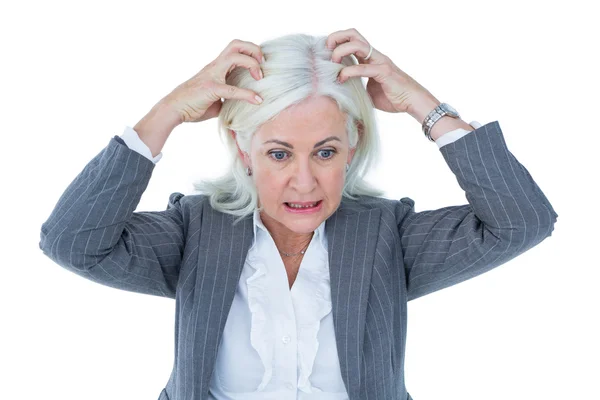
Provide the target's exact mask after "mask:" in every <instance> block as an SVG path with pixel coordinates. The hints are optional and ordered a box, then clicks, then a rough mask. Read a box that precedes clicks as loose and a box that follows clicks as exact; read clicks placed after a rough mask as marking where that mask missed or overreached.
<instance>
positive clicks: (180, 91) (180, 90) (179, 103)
mask: <svg viewBox="0 0 600 400" xmlns="http://www.w3.org/2000/svg"><path fill="white" fill-rule="evenodd" d="M261 62H263V54H262V51H261V49H260V46H258V45H256V44H254V43H251V42H246V41H242V40H238V39H234V40H232V41H231V42H230V43H229V44H228V45H227V47H225V50H223V51H222V52H221V54H219V56H218V57H217V58H216V59H215V60H214V61H212V62H211V63H210V64H208V65H207V66H205V67H204V68H202V70H201V71H200V72H198V73H197V74H196V75H194V76H193V77H191V78H190V79H188V80H187V81H186V82H184V83H182V84H181V85H179V86H177V87H176V88H175V89H174V90H173V91H172V92H171V93H169V94H168V95H167V96H165V98H164V99H163V101H164V102H165V103H167V104H168V105H169V106H170V107H171V108H173V110H175V111H176V112H177V113H179V115H180V117H181V122H200V121H205V120H207V119H211V118H214V117H216V116H218V115H219V112H220V111H221V106H222V102H221V98H224V99H238V100H247V101H249V102H250V103H252V104H260V101H258V100H257V99H256V98H255V96H257V93H256V92H254V91H252V90H248V89H242V88H239V87H237V86H232V85H227V84H225V79H226V78H227V75H229V73H231V71H233V70H234V69H235V68H236V67H238V66H240V67H245V68H248V69H249V70H250V74H251V75H252V77H254V79H256V80H258V79H261V78H262V70H261V69H260V63H261Z"/></svg>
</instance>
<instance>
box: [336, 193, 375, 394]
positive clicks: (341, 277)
mask: <svg viewBox="0 0 600 400" xmlns="http://www.w3.org/2000/svg"><path fill="white" fill-rule="evenodd" d="M353 204H356V203H354V202H352V201H348V200H345V201H342V204H341V205H340V207H339V208H338V209H337V210H336V212H335V213H333V214H332V215H331V216H330V217H329V218H328V219H327V221H326V222H325V233H326V235H327V242H328V245H327V247H328V251H329V275H330V284H331V303H332V313H333V323H334V327H335V336H336V343H337V350H338V358H339V360H340V368H341V372H342V378H343V380H344V383H345V384H346V389H347V391H348V396H349V397H350V399H358V398H359V396H360V385H361V378H362V377H361V366H362V345H363V342H364V331H365V319H366V312H367V301H368V297H369V287H370V285H371V273H372V271H373V262H374V256H375V245H376V243H377V238H378V236H379V221H380V214H381V210H380V209H378V208H373V209H367V208H362V207H360V206H359V205H357V206H358V207H356V206H354V207H355V208H352V207H351V206H352V205H353Z"/></svg>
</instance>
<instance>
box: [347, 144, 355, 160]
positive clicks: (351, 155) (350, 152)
mask: <svg viewBox="0 0 600 400" xmlns="http://www.w3.org/2000/svg"><path fill="white" fill-rule="evenodd" d="M355 151H356V147H355V148H353V149H350V151H349V152H348V164H350V163H351V162H352V158H354V152H355Z"/></svg>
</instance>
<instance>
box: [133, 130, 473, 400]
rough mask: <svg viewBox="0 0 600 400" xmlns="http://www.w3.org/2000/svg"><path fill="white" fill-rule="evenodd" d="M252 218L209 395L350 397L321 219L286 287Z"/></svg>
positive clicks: (136, 141) (221, 399)
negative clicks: (250, 236)
mask: <svg viewBox="0 0 600 400" xmlns="http://www.w3.org/2000/svg"><path fill="white" fill-rule="evenodd" d="M471 125H472V126H473V127H474V128H478V127H480V126H481V124H479V123H478V122H477V121H473V122H471ZM468 132H470V131H467V130H464V129H457V130H454V131H451V132H448V133H446V134H444V135H443V136H442V137H440V138H439V139H438V140H436V143H437V144H438V146H439V147H441V146H443V145H445V144H448V143H450V142H453V141H454V140H457V139H459V138H460V137H462V136H464V135H466V134H467V133H468ZM121 138H122V139H123V141H125V143H126V144H127V146H128V147H129V148H130V149H132V150H135V151H137V152H138V153H140V154H142V155H144V156H145V157H146V158H148V159H150V160H151V161H153V162H154V163H157V162H158V161H159V160H160V158H161V157H162V152H161V153H159V154H158V155H157V156H156V157H152V154H151V152H150V149H149V148H148V146H147V145H146V144H145V143H144V142H143V141H142V140H141V139H140V138H139V136H138V134H137V132H136V131H135V130H133V129H132V128H131V127H126V129H125V132H124V133H123V135H122V136H121ZM253 221H254V241H253V244H252V246H251V247H250V250H249V251H248V254H247V256H246V261H245V264H244V267H243V269H242V275H241V277H240V280H239V282H238V286H237V288H236V292H235V296H234V298H233V303H232V305H231V309H230V311H229V315H228V317H227V321H226V323H225V328H224V331H223V335H222V338H221V342H220V345H219V349H218V352H217V360H216V363H215V367H214V371H213V374H212V379H211V382H210V390H209V398H210V399H212V400H254V399H257V400H258V399H265V400H271V399H272V400H275V399H277V400H286V399H289V400H292V399H293V400H296V399H300V400H303V399H306V400H308V399H312V400H317V399H323V400H325V399H327V400H346V399H348V395H347V392H346V388H345V385H344V382H343V380H342V376H341V370H340V365H339V358H338V353H337V345H336V341H335V331H334V327H333V315H332V313H331V291H330V285H329V262H328V257H327V256H328V253H327V238H326V236H325V221H323V222H322V223H321V225H319V227H318V228H317V229H316V230H315V234H314V235H313V238H312V240H311V242H310V244H309V246H308V248H307V250H306V252H305V253H304V257H303V259H302V262H301V264H300V268H299V270H298V275H297V276H296V280H295V281H294V283H293V285H292V288H291V289H290V288H289V282H288V277H287V274H286V270H285V266H284V264H283V260H282V256H281V255H280V254H279V251H278V250H277V247H276V246H275V242H274V241H273V238H272V237H271V234H270V233H269V231H268V230H267V229H266V227H265V226H264V225H263V223H262V220H261V219H260V214H259V212H258V211H256V210H255V212H254V217H253Z"/></svg>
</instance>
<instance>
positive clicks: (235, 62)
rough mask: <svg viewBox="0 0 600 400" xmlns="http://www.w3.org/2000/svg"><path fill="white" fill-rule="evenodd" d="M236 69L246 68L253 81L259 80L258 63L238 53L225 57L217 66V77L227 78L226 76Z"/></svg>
mask: <svg viewBox="0 0 600 400" xmlns="http://www.w3.org/2000/svg"><path fill="white" fill-rule="evenodd" d="M237 67H244V68H247V69H248V70H249V71H250V75H252V77H253V78H254V79H256V80H259V79H261V77H260V74H261V69H260V65H259V64H258V62H256V60H255V59H254V58H253V57H249V56H247V55H245V54H240V53H233V54H230V55H228V56H226V57H225V58H224V59H223V61H222V62H221V63H220V64H218V65H217V73H218V75H219V76H222V77H227V75H229V74H230V73H231V71H233V70H234V69H235V68H237Z"/></svg>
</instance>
